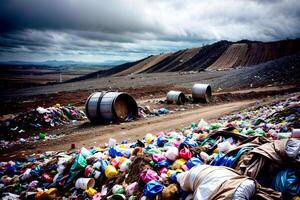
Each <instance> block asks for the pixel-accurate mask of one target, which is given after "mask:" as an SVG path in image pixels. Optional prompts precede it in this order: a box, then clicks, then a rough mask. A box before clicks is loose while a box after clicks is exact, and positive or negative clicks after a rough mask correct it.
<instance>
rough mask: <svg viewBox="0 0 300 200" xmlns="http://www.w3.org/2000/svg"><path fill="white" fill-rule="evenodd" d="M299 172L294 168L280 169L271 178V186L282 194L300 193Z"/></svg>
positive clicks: (292, 194) (295, 194)
mask: <svg viewBox="0 0 300 200" xmlns="http://www.w3.org/2000/svg"><path fill="white" fill-rule="evenodd" d="M299 172H300V171H299V170H296V169H285V170H281V171H280V172H279V173H278V174H277V176H276V177H275V178H274V180H273V183H272V186H273V188H274V189H275V190H277V191H279V192H282V193H283V194H284V195H289V196H297V195H300V182H299V176H298V175H299Z"/></svg>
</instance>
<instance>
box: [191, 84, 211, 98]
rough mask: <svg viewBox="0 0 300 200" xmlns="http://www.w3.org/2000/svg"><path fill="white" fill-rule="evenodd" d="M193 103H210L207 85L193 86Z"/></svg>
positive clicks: (208, 86) (209, 92) (209, 91)
mask: <svg viewBox="0 0 300 200" xmlns="http://www.w3.org/2000/svg"><path fill="white" fill-rule="evenodd" d="M192 97H193V101H194V102H204V103H208V102H210V101H211V87H210V85H208V84H194V86H193V88H192Z"/></svg>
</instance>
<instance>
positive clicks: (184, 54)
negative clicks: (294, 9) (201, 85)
mask: <svg viewBox="0 0 300 200" xmlns="http://www.w3.org/2000/svg"><path fill="white" fill-rule="evenodd" d="M299 52H300V39H295V40H282V41H276V42H256V41H255V42H252V41H248V40H242V41H238V42H229V41H219V42H216V43H213V44H211V45H206V46H203V47H198V48H190V49H184V50H180V51H177V52H174V53H166V54H160V55H151V56H149V57H146V58H144V59H141V60H138V61H135V62H129V63H125V64H122V65H119V66H116V67H114V68H111V69H109V70H105V71H98V72H94V73H91V74H88V75H85V76H82V77H78V78H75V79H72V80H70V81H68V82H74V81H79V80H85V79H90V78H97V77H106V76H126V75H130V74H139V73H156V72H176V71H202V70H204V69H209V70H220V69H222V70H223V69H231V68H237V67H243V66H253V65H257V64H261V63H265V62H268V61H272V60H275V59H279V58H282V57H285V56H291V55H294V54H296V53H299Z"/></svg>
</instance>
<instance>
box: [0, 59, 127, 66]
mask: <svg viewBox="0 0 300 200" xmlns="http://www.w3.org/2000/svg"><path fill="white" fill-rule="evenodd" d="M127 62H128V61H126V60H107V61H103V62H82V61H73V60H47V61H41V62H34V61H32V62H30V61H18V60H16V61H8V62H0V65H6V66H9V65H23V66H50V67H63V66H95V65H97V66H116V65H121V64H124V63H127Z"/></svg>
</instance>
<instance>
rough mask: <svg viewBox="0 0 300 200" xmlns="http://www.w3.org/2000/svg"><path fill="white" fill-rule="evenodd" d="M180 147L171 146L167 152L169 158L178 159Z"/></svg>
mask: <svg viewBox="0 0 300 200" xmlns="http://www.w3.org/2000/svg"><path fill="white" fill-rule="evenodd" d="M178 153H179V152H178V149H177V148H176V147H170V148H169V149H168V150H167V152H166V154H165V155H166V157H167V158H168V159H169V160H176V158H177V157H178Z"/></svg>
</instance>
